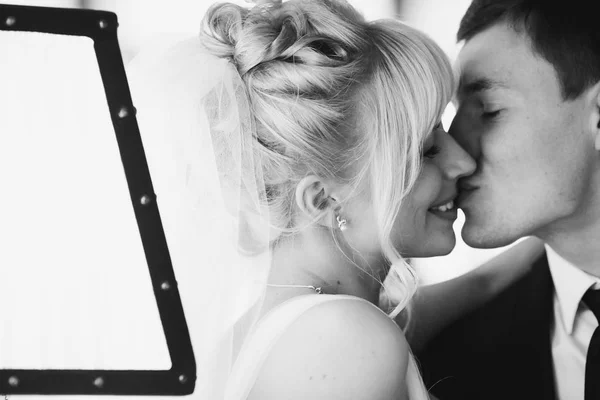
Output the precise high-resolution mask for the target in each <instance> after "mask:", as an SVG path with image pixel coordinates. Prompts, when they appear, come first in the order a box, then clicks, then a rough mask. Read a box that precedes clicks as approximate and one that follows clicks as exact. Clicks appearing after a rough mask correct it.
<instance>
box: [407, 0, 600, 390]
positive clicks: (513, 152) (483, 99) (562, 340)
mask: <svg viewBox="0 0 600 400" xmlns="http://www.w3.org/2000/svg"><path fill="white" fill-rule="evenodd" d="M557 3H558V2H556V1H553V0H546V1H540V0H473V2H472V4H471V6H470V7H469V9H468V10H467V12H466V14H465V15H464V16H463V18H462V21H461V23H460V28H459V31H458V40H459V41H464V47H463V48H462V50H461V51H460V54H459V56H458V64H459V68H460V73H461V77H460V85H459V90H458V94H457V100H458V110H457V114H456V117H455V119H454V122H453V124H452V127H451V129H450V134H451V135H453V136H454V137H455V138H456V140H457V141H458V142H459V143H460V144H461V145H462V146H463V147H464V148H465V149H466V150H467V151H468V152H469V153H470V154H471V155H472V156H473V157H474V158H475V159H476V160H477V164H478V168H477V170H476V172H475V173H474V174H473V175H472V176H469V177H466V178H464V179H463V180H462V182H460V183H459V186H460V188H461V194H460V196H459V198H458V205H459V206H460V207H461V208H462V209H463V211H464V213H465V216H466V223H465V225H464V228H463V231H462V236H463V238H464V240H465V242H466V243H467V244H468V245H470V246H473V247H479V248H489V247H498V246H503V245H507V244H509V243H511V242H513V241H514V240H516V239H517V238H520V237H522V236H527V235H535V236H538V237H540V238H541V239H543V240H544V241H545V242H546V250H547V251H546V254H545V255H544V256H543V257H542V258H541V259H539V260H538V261H537V262H536V263H535V265H534V266H533V267H532V270H531V272H530V273H529V274H528V275H527V276H526V277H525V278H524V279H522V280H521V281H519V282H517V283H516V284H515V285H513V286H512V287H510V288H509V289H508V290H506V291H505V292H504V293H503V294H502V295H500V296H499V297H498V298H496V299H494V300H492V301H490V302H489V303H488V304H487V305H485V306H484V307H483V308H482V309H479V310H477V311H476V312H474V313H472V314H471V315H469V316H467V317H466V318H464V319H463V320H461V321H459V322H457V323H456V324H454V325H453V326H451V327H450V328H449V329H447V330H446V331H444V332H443V333H442V334H441V335H440V336H438V338H437V339H436V340H434V342H432V344H431V345H430V346H428V348H427V349H426V351H425V352H424V353H423V354H420V355H418V358H419V360H420V361H421V364H422V369H423V374H424V379H425V380H426V383H427V386H428V388H431V387H432V386H433V388H431V392H432V393H434V394H435V395H436V396H438V397H439V398H440V399H442V400H444V399H560V400H564V399H581V400H583V399H584V398H585V400H592V399H595V400H599V399H600V328H598V319H600V298H599V297H600V290H598V289H600V278H599V277H600V16H599V14H598V13H597V12H596V11H595V7H593V6H594V5H595V3H596V1H594V0H589V1H584V0H570V1H568V2H560V4H557ZM589 289H596V290H595V291H593V290H589ZM449 300H451V299H449ZM597 304H598V305H597ZM592 310H594V311H592ZM594 332H595V333H594ZM584 392H585V394H584Z"/></svg>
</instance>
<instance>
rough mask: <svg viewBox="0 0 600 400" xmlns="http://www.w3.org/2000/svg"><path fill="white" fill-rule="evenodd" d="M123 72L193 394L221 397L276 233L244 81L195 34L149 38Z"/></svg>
mask: <svg viewBox="0 0 600 400" xmlns="http://www.w3.org/2000/svg"><path fill="white" fill-rule="evenodd" d="M127 73H128V79H129V82H130V85H131V93H132V97H133V101H134V106H135V107H136V109H137V120H138V123H139V126H140V132H141V135H142V139H143V143H144V149H145V152H146V157H147V159H148V164H149V167H150V172H151V177H152V180H153V184H154V189H155V193H156V195H157V202H158V207H159V210H160V215H161V219H162V221H163V225H164V229H165V234H166V238H167V243H168V245H169V250H170V254H171V259H172V263H173V268H174V271H175V275H176V278H177V282H178V287H179V290H180V294H181V298H182V302H183V307H184V312H185V315H186V319H187V321H188V325H189V329H190V335H191V339H192V345H193V348H194V353H195V358H196V364H197V368H198V369H197V382H196V391H195V394H194V395H193V396H194V397H195V398H201V399H205V398H206V399H221V398H223V393H224V389H225V385H226V380H227V377H228V375H229V373H230V370H231V366H232V365H233V362H234V361H235V358H236V353H237V351H238V349H239V347H240V346H241V344H242V343H243V341H244V339H245V338H246V337H247V335H248V333H249V332H250V331H251V329H252V326H253V325H254V323H255V321H256V318H257V315H258V312H259V311H260V308H261V305H262V300H263V297H264V292H265V289H266V282H267V277H268V274H269V268H270V265H271V258H270V251H269V244H270V242H271V240H272V239H274V236H275V234H274V233H273V232H272V231H271V229H270V223H269V214H268V210H267V208H266V191H265V185H264V182H263V180H262V167H261V160H260V155H257V154H255V152H254V150H253V144H252V141H253V140H255V139H254V137H253V136H254V121H253V119H252V116H251V114H250V108H249V105H248V100H247V95H246V91H245V87H244V84H243V82H242V80H241V77H240V76H239V74H238V72H237V70H236V68H235V66H234V65H233V64H231V63H230V62H229V61H227V60H224V59H219V58H217V57H215V56H213V55H211V54H209V53H207V51H206V50H205V49H204V48H203V46H202V44H201V42H200V39H199V38H190V39H187V40H179V41H177V42H176V43H173V42H169V43H166V44H157V43H154V44H153V45H152V46H150V47H147V48H145V49H143V50H142V51H141V52H140V53H139V54H138V56H137V57H136V58H134V60H133V61H132V62H131V63H130V64H129V65H128V69H127Z"/></svg>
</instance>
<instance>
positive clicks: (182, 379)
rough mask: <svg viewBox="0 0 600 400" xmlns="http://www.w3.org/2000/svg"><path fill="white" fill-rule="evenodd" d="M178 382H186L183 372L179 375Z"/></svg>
mask: <svg viewBox="0 0 600 400" xmlns="http://www.w3.org/2000/svg"><path fill="white" fill-rule="evenodd" d="M179 382H180V383H186V382H187V376H185V375H184V374H181V375H179Z"/></svg>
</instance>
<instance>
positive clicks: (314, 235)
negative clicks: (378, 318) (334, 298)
mask: <svg viewBox="0 0 600 400" xmlns="http://www.w3.org/2000/svg"><path fill="white" fill-rule="evenodd" d="M343 246H344V245H343V244H341V243H336V240H334V238H333V237H332V235H331V232H330V231H329V230H327V229H323V228H320V227H317V226H315V227H312V228H308V229H306V230H304V231H303V232H301V233H298V234H296V235H293V236H290V237H286V238H283V239H281V240H280V242H279V243H278V244H277V246H276V247H275V249H274V251H273V267H272V271H271V275H270V278H269V283H270V284H273V285H299V286H314V287H321V288H322V290H323V293H328V294H348V295H353V296H358V297H362V298H364V299H366V300H368V301H371V302H373V303H375V304H376V303H377V301H378V298H379V290H380V288H381V283H380V282H381V281H382V280H383V279H384V277H385V272H386V265H385V263H384V262H382V260H381V259H380V258H378V259H375V257H373V258H372V259H370V260H367V259H361V258H362V257H360V258H359V257H353V256H352V254H351V250H350V249H346V248H344V247H343ZM293 289H299V290H301V289H302V288H290V287H285V288H284V287H271V290H274V291H275V292H276V293H279V296H278V297H280V298H286V297H288V296H289V297H293V296H295V295H297V294H298V293H299V292H298V290H293ZM306 289H307V288H305V290H306ZM309 290H310V289H309ZM286 293H287V295H286Z"/></svg>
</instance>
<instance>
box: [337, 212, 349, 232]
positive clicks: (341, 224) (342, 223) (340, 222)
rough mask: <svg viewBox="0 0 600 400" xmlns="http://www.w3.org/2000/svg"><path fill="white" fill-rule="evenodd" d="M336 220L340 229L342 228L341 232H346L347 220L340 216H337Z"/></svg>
mask: <svg viewBox="0 0 600 400" xmlns="http://www.w3.org/2000/svg"><path fill="white" fill-rule="evenodd" d="M335 220H336V221H337V223H338V228H340V231H342V232H343V231H345V230H346V229H348V221H346V219H345V218H342V217H340V215H339V214H338V215H336V216H335Z"/></svg>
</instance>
